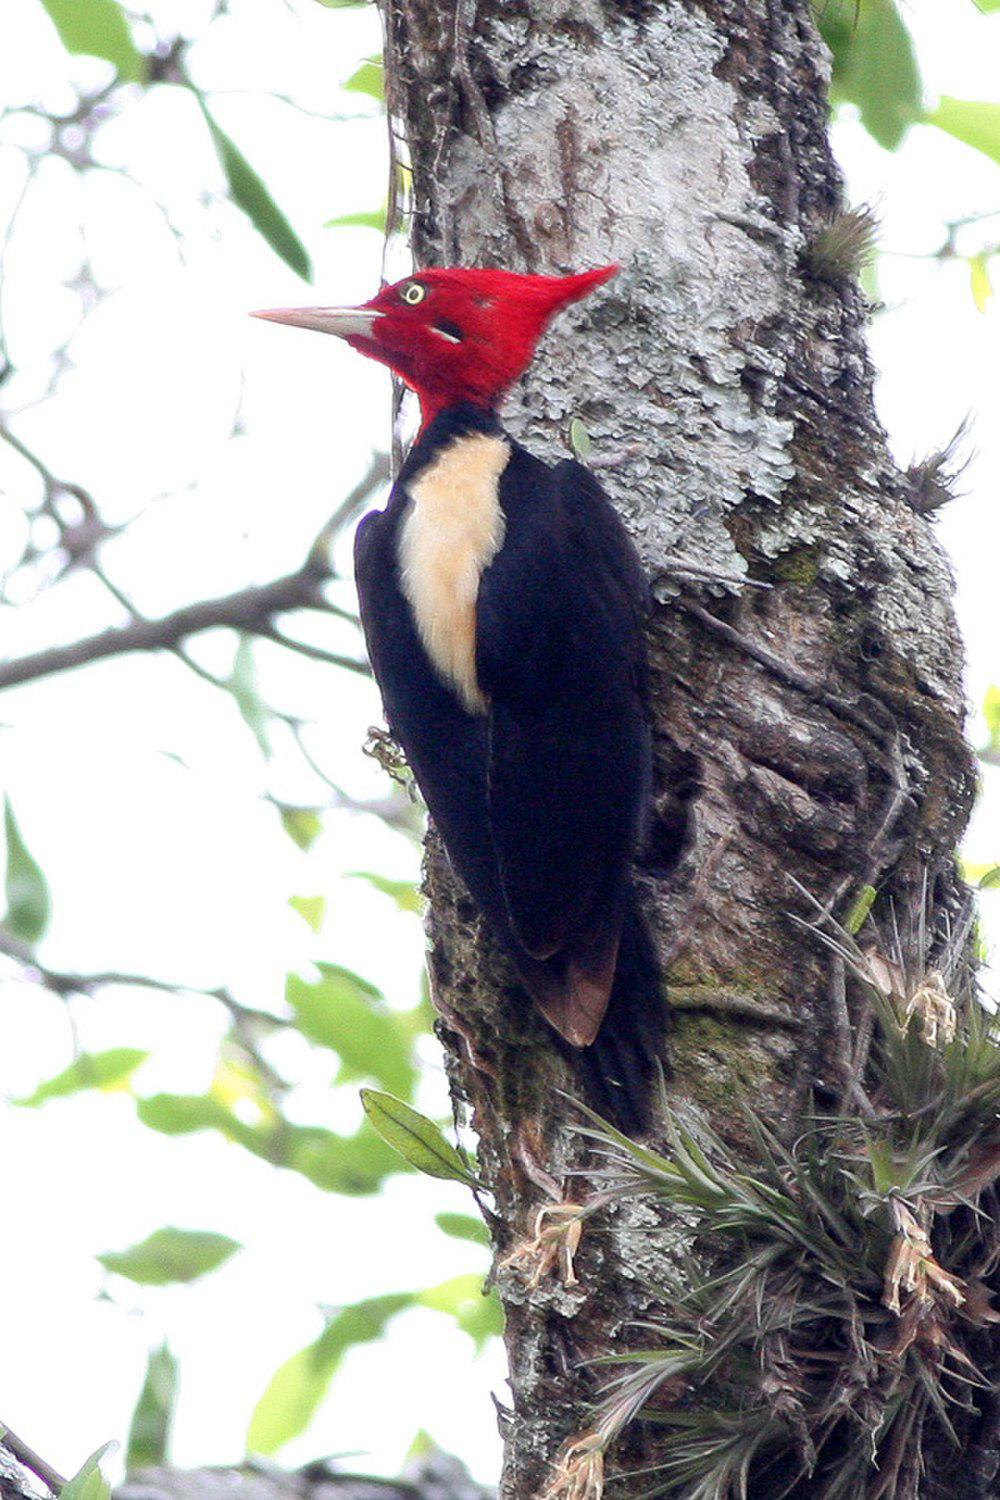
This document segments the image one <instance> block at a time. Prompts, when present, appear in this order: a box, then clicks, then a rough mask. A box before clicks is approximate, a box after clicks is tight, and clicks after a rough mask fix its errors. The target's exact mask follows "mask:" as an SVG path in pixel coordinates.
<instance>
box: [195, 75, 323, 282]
mask: <svg viewBox="0 0 1000 1500" xmlns="http://www.w3.org/2000/svg"><path fill="white" fill-rule="evenodd" d="M195 98H196V99H197V100H198V104H199V105H200V107H201V112H202V114H203V115H204V117H205V124H206V125H207V126H208V131H209V134H210V135H211V137H212V144H213V145H214V147H215V149H216V152H217V153H218V157H219V161H220V162H221V164H222V170H223V172H225V174H226V181H227V182H228V183H229V191H230V193H231V194H232V197H233V202H234V203H235V204H236V205H237V207H239V208H242V210H243V212H244V213H245V214H246V216H247V218H248V219H249V220H250V222H251V223H252V224H253V226H254V228H255V229H256V230H257V231H258V233H259V234H261V235H262V236H263V238H264V239H265V240H266V241H267V243H268V244H269V245H270V247H271V249H272V250H273V251H274V253H275V254H276V255H280V256H281V259H282V260H283V261H284V262H285V264H286V265H288V266H291V268H292V270H293V271H294V272H295V273H296V275H298V276H301V277H302V279H303V280H304V281H310V280H311V279H312V266H311V265H310V263H309V256H308V255H307V253H306V249H305V246H304V245H303V243H302V241H301V240H300V239H299V237H298V235H297V234H296V233H295V230H294V229H293V228H292V226H291V224H289V222H288V220H287V219H286V218H285V215H284V214H283V213H282V211H281V209H280V208H279V207H278V205H277V204H276V203H275V201H274V199H273V198H272V197H271V194H270V192H269V191H268V189H267V188H266V186H265V185H264V183H263V182H262V180H261V178H260V177H259V176H258V174H257V173H256V172H255V171H254V169H253V167H252V166H251V165H250V163H249V162H248V161H247V159H246V157H245V156H244V155H243V152H242V151H241V150H240V148H239V147H238V146H237V145H236V143H235V141H233V140H231V139H230V137H229V136H228V135H227V134H226V132H225V131H224V130H223V129H222V127H221V125H218V124H217V123H216V121H215V119H214V118H213V116H212V114H211V112H210V111H209V108H208V105H207V104H206V103H205V100H204V99H203V98H202V96H201V95H200V94H198V93H195Z"/></svg>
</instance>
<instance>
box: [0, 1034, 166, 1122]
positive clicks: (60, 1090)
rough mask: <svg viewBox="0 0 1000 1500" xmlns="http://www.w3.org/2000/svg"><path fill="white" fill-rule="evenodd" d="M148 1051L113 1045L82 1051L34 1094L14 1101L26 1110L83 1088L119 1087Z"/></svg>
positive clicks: (63, 1097)
mask: <svg viewBox="0 0 1000 1500" xmlns="http://www.w3.org/2000/svg"><path fill="white" fill-rule="evenodd" d="M148 1056H149V1053H148V1052H140V1051H138V1050H137V1049H136V1048H135V1047H112V1048H111V1049H110V1050H109V1051H107V1052H81V1054H80V1056H79V1057H77V1058H75V1059H74V1061H73V1062H71V1063H70V1065H69V1067H68V1068H64V1069H63V1071H62V1072H61V1073H57V1074H56V1076H55V1077H54V1078H49V1079H47V1080H46V1082H45V1083H40V1084H39V1085H38V1087H37V1089H35V1092H34V1093H33V1094H28V1095H26V1097H25V1098H23V1099H15V1100H14V1103H15V1104H20V1105H22V1106H23V1107H24V1108H25V1109H37V1108H38V1106H39V1105H40V1104H46V1103H47V1102H48V1101H49V1100H50V1099H65V1098H68V1096H69V1095H70V1094H79V1093H82V1092H83V1090H84V1089H105V1090H107V1091H108V1092H111V1091H112V1090H113V1089H120V1088H122V1087H123V1085H124V1084H125V1083H126V1082H127V1081H128V1079H130V1078H131V1076H132V1074H133V1073H134V1072H135V1070H136V1068H138V1066H139V1064H140V1063H144V1062H145V1061H146V1058H147V1057H148Z"/></svg>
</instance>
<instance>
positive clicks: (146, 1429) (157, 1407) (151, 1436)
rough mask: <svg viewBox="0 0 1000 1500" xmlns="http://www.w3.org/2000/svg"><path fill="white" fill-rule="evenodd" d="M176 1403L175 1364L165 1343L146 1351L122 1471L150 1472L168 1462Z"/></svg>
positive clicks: (129, 1472) (128, 1472)
mask: <svg viewBox="0 0 1000 1500" xmlns="http://www.w3.org/2000/svg"><path fill="white" fill-rule="evenodd" d="M176 1402H177V1361H176V1359H175V1358H174V1356H173V1354H171V1352H170V1350H169V1348H168V1347H167V1345H166V1344H161V1345H160V1347H159V1349H151V1350H150V1351H149V1360H148V1362H147V1365H146V1378H145V1380H144V1381H143V1383H142V1390H141V1391H140V1392H139V1399H138V1401H137V1402H136V1404H135V1410H134V1411H133V1413H132V1422H131V1425H130V1427H129V1431H128V1448H127V1450H126V1455H125V1472H126V1473H127V1474H131V1473H132V1472H133V1471H134V1470H135V1469H149V1468H152V1467H153V1466H154V1465H158V1464H163V1463H166V1461H167V1450H168V1448H169V1446H170V1428H171V1425H172V1423H173V1418H174V1407H175V1405H176Z"/></svg>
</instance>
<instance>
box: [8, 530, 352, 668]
mask: <svg viewBox="0 0 1000 1500" xmlns="http://www.w3.org/2000/svg"><path fill="white" fill-rule="evenodd" d="M331 576H332V575H331V574H330V572H329V570H328V569H320V567H319V566H318V564H317V562H316V561H315V560H314V559H313V558H311V557H310V559H309V560H308V561H307V562H305V563H304V564H303V566H302V567H301V568H299V569H298V570H297V571H296V572H294V573H288V574H286V575H285V577H283V578H276V579H275V580H274V581H273V582H272V583H266V584H263V585H260V586H256V587H252V588H247V589H240V590H238V591H237V592H236V593H235V594H227V595H225V596H224V597H223V598H221V599H204V600H200V601H199V602H198V603H197V604H186V605H184V606H182V608H180V609H175V610H174V611H173V613H172V614H169V615H163V616H161V617H160V619H158V620H132V621H130V622H129V623H128V624H127V625H116V626H112V627H111V628H110V629H108V630H102V631H101V632H100V633H99V634H98V635H91V636H85V637H84V639H83V640H79V641H72V642H70V643H68V644H67V645H65V646H51V647H49V648H48V650H45V651H35V652H32V653H31V654H30V655H29V656H22V657H20V658H17V659H15V660H14V661H9V662H3V663H0V688H5V687H14V686H15V685H16V684H18V683H22V682H33V681H35V680H36V679H37V678H39V677H50V676H52V675H53V673H55V672H65V671H68V670H69V669H70V668H71V667H81V666H84V665H86V664H87V663H89V662H93V661H101V660H103V659H104V658H105V657H108V656H124V655H125V654H126V653H128V652H130V651H160V650H164V649H168V650H169V649H170V648H172V647H174V646H176V645H177V644H178V643H179V642H180V641H182V640H184V638H185V637H186V636H189V635H196V634H198V633H199V632H200V631H203V630H213V629H215V628H216V627H218V626H228V627H230V628H231V629H234V630H247V631H251V632H258V633H259V632H260V631H261V630H262V628H263V627H266V626H267V625H268V624H269V622H270V620H271V617H272V616H273V615H276V614H282V613H284V611H285V610H289V609H308V608H309V607H310V606H311V605H312V604H314V603H315V601H316V600H317V599H318V598H320V597H321V596H320V587H321V585H322V584H323V583H324V582H326V580H327V579H328V578H329V577H331ZM265 633H266V631H265Z"/></svg>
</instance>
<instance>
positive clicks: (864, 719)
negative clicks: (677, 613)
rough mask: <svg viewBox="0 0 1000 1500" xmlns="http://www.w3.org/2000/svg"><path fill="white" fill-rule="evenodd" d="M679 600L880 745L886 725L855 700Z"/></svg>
mask: <svg viewBox="0 0 1000 1500" xmlns="http://www.w3.org/2000/svg"><path fill="white" fill-rule="evenodd" d="M676 602H677V605H678V607H679V608H680V609H683V610H685V611H686V612H687V613H688V614H689V615H694V617H695V619H696V620H700V621H701V623H702V624H703V625H706V626H707V627H708V629H709V630H712V631H714V632H715V634H716V635H720V636H722V638H723V639H724V640H727V641H729V643H730V644H731V645H733V646H736V647H738V649H739V650H740V651H742V652H743V653H744V654H745V655H746V656H749V657H750V658H751V660H753V661H756V662H759V664H760V665H761V666H762V667H766V668H767V670H768V671H769V672H771V673H772V674H773V675H774V676H775V677H777V678H779V679H780V680H781V681H782V682H784V683H787V684H788V686H789V687H793V688H796V689H797V690H798V691H799V692H800V693H804V694H805V695H806V697H808V698H811V699H812V700H813V702H815V703H822V704H823V705H824V706H825V707H826V708H828V709H829V710H830V712H831V713H833V714H836V715H837V717H838V718H841V719H846V720H847V721H848V722H849V723H851V724H856V725H857V726H858V728H859V729H863V730H864V731H865V733H866V734H870V735H873V736H874V737H875V738H876V739H877V740H878V741H879V743H880V744H881V743H882V742H883V741H884V740H885V737H886V732H885V727H884V726H880V725H878V724H876V723H875V721H874V720H873V719H870V718H869V717H868V715H867V714H864V713H862V712H861V711H860V709H857V708H855V707H854V705H853V703H848V702H847V700H846V699H845V698H838V697H837V696H836V694H835V693H828V692H827V691H826V689H825V688H822V687H820V685H819V683H817V682H814V681H813V680H812V678H811V677H808V676H807V675H806V673H805V672H800V671H799V669H798V667H793V666H791V665H790V664H789V663H788V662H786V661H782V659H781V657H780V656H777V655H776V654H775V653H774V652H773V651H769V650H768V649H767V647H766V646H761V645H759V644H758V643H757V642H756V641H751V640H748V639H747V637H746V636H745V635H741V634H740V632H739V631H738V630H734V628H733V627H732V625H727V624H726V622H725V620H720V619H719V617H718V615H713V614H712V612H711V611H710V610H707V609H704V608H703V607H702V605H700V604H695V602H694V600H692V599H678V600H677V601H676Z"/></svg>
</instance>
